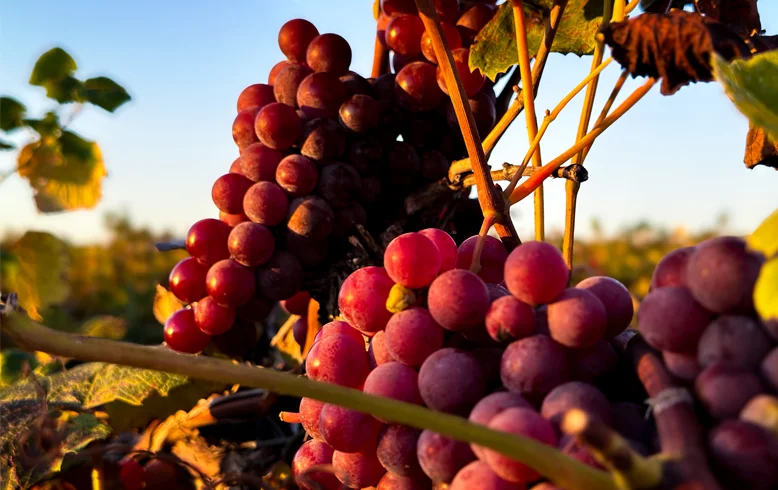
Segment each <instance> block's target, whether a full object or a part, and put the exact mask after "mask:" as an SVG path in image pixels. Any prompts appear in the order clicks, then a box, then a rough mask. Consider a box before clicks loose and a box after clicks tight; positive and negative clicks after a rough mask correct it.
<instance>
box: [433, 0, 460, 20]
mask: <svg viewBox="0 0 778 490" xmlns="http://www.w3.org/2000/svg"><path fill="white" fill-rule="evenodd" d="M434 4H435V11H436V12H437V13H438V16H440V20H441V21H446V22H455V21H456V20H457V17H459V0H434Z"/></svg>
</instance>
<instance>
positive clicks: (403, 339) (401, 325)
mask: <svg viewBox="0 0 778 490" xmlns="http://www.w3.org/2000/svg"><path fill="white" fill-rule="evenodd" d="M385 335H386V336H385V342H386V349H387V350H388V351H389V354H390V355H391V356H392V359H394V360H395V361H399V362H401V363H403V364H407V365H408V366H412V367H419V366H421V365H422V363H423V362H424V360H425V359H427V358H428V357H429V356H430V354H432V353H433V352H435V351H437V350H438V349H440V348H441V347H443V329H442V328H440V325H438V324H437V323H435V320H433V319H432V316H431V315H430V314H429V311H427V310H426V309H424V308H418V307H416V308H409V309H407V310H404V311H401V312H399V313H395V314H394V315H392V318H390V319H389V322H388V323H387V324H386V330H385Z"/></svg>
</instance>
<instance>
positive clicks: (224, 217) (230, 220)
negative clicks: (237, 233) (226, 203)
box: [219, 211, 249, 228]
mask: <svg viewBox="0 0 778 490" xmlns="http://www.w3.org/2000/svg"><path fill="white" fill-rule="evenodd" d="M248 220H249V217H248V216H246V215H245V214H243V213H242V212H241V213H239V214H229V213H225V212H224V211H219V221H223V222H225V223H227V224H228V225H230V226H231V227H233V228H234V227H235V226H237V225H239V224H241V223H243V222H244V221H248Z"/></svg>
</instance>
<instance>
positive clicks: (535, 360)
mask: <svg viewBox="0 0 778 490" xmlns="http://www.w3.org/2000/svg"><path fill="white" fill-rule="evenodd" d="M478 239H479V238H478V237H471V238H469V239H467V240H465V241H464V242H463V243H462V244H461V245H460V246H459V247H457V245H456V244H455V242H454V240H453V239H452V238H451V236H449V235H448V234H447V233H445V232H444V231H442V230H439V229H425V230H422V231H420V232H415V233H406V234H403V235H400V236H399V237H397V238H395V239H394V240H393V241H392V242H391V243H389V245H388V247H387V248H386V252H385V254H384V266H383V267H365V268H362V269H359V270H357V271H355V272H354V273H352V274H351V275H350V276H349V277H348V278H347V279H346V281H345V282H344V283H343V285H342V287H341V289H340V293H339V297H338V305H339V308H340V312H341V319H340V320H336V321H333V322H331V323H328V324H326V325H324V326H323V327H322V329H321V331H320V332H319V333H318V335H317V337H316V339H315V341H314V344H313V346H312V348H311V350H310V351H309V353H308V356H307V359H306V371H307V375H308V377H309V378H311V379H314V380H318V381H323V382H328V383H336V384H339V385H342V386H347V387H350V388H356V389H361V390H363V391H364V392H365V393H368V394H372V395H377V396H384V397H389V398H393V399H396V400H401V401H405V402H408V403H414V404H419V405H424V406H426V407H428V408H431V409H433V410H438V411H441V412H446V413H450V414H454V415H460V416H463V417H469V419H470V421H472V422H475V423H478V424H483V425H487V426H488V427H490V428H493V429H496V430H501V431H505V432H508V433H512V434H520V435H523V436H526V437H530V438H533V439H536V440H538V441H540V442H542V443H545V444H548V445H551V446H555V447H559V448H560V449H562V450H563V451H564V452H565V453H567V454H569V455H571V456H573V457H575V458H578V459H580V460H582V461H584V462H586V463H588V464H592V465H596V464H597V463H596V462H595V460H594V458H593V457H592V456H591V454H589V453H588V452H587V451H586V450H585V449H584V448H582V447H581V446H579V445H578V444H577V443H576V441H575V440H572V439H570V438H568V437H564V436H562V434H561V432H560V423H561V419H562V416H563V415H564V413H565V412H566V411H567V410H568V409H570V408H573V407H575V408H581V409H584V410H586V411H587V412H589V413H591V414H593V415H594V416H597V417H598V418H599V419H601V420H603V421H604V422H606V423H608V424H612V425H613V427H614V428H616V429H617V430H619V431H621V432H622V434H623V435H624V436H625V437H627V438H629V439H632V440H634V441H635V444H636V446H638V447H641V449H643V450H644V451H649V450H650V449H653V440H652V434H653V430H652V428H651V425H650V423H649V422H647V421H646V420H645V419H644V418H643V413H645V410H644V408H643V407H641V405H639V404H636V403H634V402H632V401H627V400H619V399H618V398H615V399H614V400H609V398H608V397H607V396H606V395H605V394H604V393H603V392H602V391H601V390H600V389H598V387H597V386H598V385H603V386H607V384H608V383H607V380H608V378H609V376H610V375H612V374H613V371H614V368H615V367H616V364H617V361H618V356H617V354H616V351H615V350H614V348H613V347H612V346H611V344H610V343H609V341H610V340H611V339H612V338H613V337H614V336H616V335H618V334H619V333H621V332H622V331H623V330H624V329H626V328H627V327H628V326H629V324H630V322H631V320H632V317H633V303H632V297H631V295H630V294H629V292H628V291H627V289H626V288H625V287H624V286H623V285H622V284H621V283H619V282H618V281H616V280H614V279H611V278H608V277H593V278H589V279H587V280H585V281H582V282H581V283H579V284H578V285H577V286H576V287H568V281H569V277H570V271H569V269H568V268H567V266H566V264H565V261H564V259H563V257H562V254H561V253H560V252H559V251H558V250H557V249H556V248H555V247H554V246H553V245H550V244H548V243H544V242H527V243H524V244H522V245H520V246H519V247H518V248H516V249H515V250H514V251H513V252H511V253H510V254H508V253H507V252H506V250H505V248H504V247H503V245H502V243H501V242H500V241H499V240H498V239H496V238H493V237H491V236H487V237H485V238H484V243H483V248H482V251H481V255H480V260H479V261H478V262H479V263H480V266H476V267H474V270H477V271H478V272H477V273H476V272H473V271H471V270H470V268H471V264H472V262H473V255H474V252H475V249H476V244H477V242H478ZM613 391H614V393H616V394H617V396H618V390H613ZM299 420H300V422H301V424H302V426H303V427H304V429H305V430H306V431H307V433H308V435H309V436H310V437H311V439H310V440H308V441H307V442H305V443H304V444H303V446H302V447H301V448H300V450H299V451H298V453H297V454H296V456H295V458H294V460H293V471H294V475H295V478H296V481H297V483H298V484H299V485H300V486H301V487H302V488H305V489H312V488H325V489H334V488H342V487H343V486H345V487H347V488H366V487H372V486H376V487H377V489H378V490H399V489H430V488H432V487H433V485H440V484H449V485H450V486H449V488H450V489H451V490H465V489H467V490H470V489H526V488H528V487H527V485H531V484H534V483H543V482H542V481H541V479H540V475H539V474H538V473H536V472H535V471H534V470H532V469H531V468H529V467H527V466H526V465H524V464H522V463H520V462H518V461H514V460H511V459H509V458H506V457H505V456H503V455H501V454H500V453H497V452H495V451H492V450H489V449H485V448H482V447H478V446H475V445H469V444H467V443H463V442H458V441H455V440H453V439H450V438H448V437H445V436H442V435H440V434H437V433H434V432H432V431H429V430H425V431H420V430H416V429H414V428H411V427H407V426H401V425H394V424H391V423H387V422H385V421H382V420H378V419H377V418H374V417H372V416H370V415H366V414H363V413H360V412H357V411H354V410H349V409H345V408H341V407H339V406H336V405H331V404H325V403H321V402H318V401H316V400H313V399H309V398H303V399H302V401H301V403H300V411H299ZM330 464H331V465H332V467H333V468H334V471H333V472H324V471H317V470H315V469H313V470H310V471H309V469H310V468H312V467H313V466H318V465H330ZM543 484H544V485H548V484H547V483H543ZM317 485H319V486H317ZM541 488H542V487H541ZM546 488H552V487H548V486H546Z"/></svg>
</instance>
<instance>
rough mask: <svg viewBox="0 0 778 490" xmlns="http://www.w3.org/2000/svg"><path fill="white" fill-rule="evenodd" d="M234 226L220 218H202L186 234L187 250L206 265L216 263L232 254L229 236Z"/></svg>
mask: <svg viewBox="0 0 778 490" xmlns="http://www.w3.org/2000/svg"><path fill="white" fill-rule="evenodd" d="M231 231H232V228H230V225H228V224H227V223H225V222H223V221H220V220H218V219H213V218H206V219H201V220H200V221H198V222H197V223H195V224H193V225H192V227H191V228H189V231H188V232H187V234H186V251H187V252H189V255H191V256H192V257H194V258H195V259H197V261H198V262H200V263H201V264H204V265H211V264H214V263H216V262H218V261H220V260H222V259H226V258H228V257H229V256H230V251H229V250H228V249H227V237H228V236H229V235H230V232H231Z"/></svg>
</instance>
